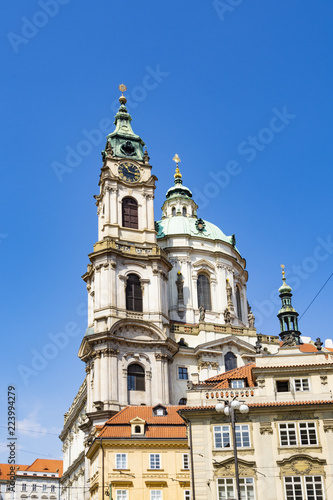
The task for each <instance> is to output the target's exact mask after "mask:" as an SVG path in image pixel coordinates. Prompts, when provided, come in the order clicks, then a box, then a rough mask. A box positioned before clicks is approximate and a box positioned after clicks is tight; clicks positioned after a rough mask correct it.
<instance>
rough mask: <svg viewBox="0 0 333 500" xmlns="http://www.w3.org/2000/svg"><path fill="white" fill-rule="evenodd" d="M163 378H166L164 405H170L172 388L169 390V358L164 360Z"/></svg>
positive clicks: (165, 357) (166, 357)
mask: <svg viewBox="0 0 333 500" xmlns="http://www.w3.org/2000/svg"><path fill="white" fill-rule="evenodd" d="M163 377H164V381H163V382H164V383H163V385H164V401H163V402H164V404H166V405H168V404H169V403H170V388H169V358H168V356H166V355H165V356H164V358H163Z"/></svg>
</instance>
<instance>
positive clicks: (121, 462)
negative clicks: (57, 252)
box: [116, 453, 127, 469]
mask: <svg viewBox="0 0 333 500" xmlns="http://www.w3.org/2000/svg"><path fill="white" fill-rule="evenodd" d="M116 469H127V453H116Z"/></svg>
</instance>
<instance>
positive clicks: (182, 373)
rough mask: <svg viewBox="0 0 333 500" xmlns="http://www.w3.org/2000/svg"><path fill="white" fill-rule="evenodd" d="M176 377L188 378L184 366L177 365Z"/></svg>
mask: <svg viewBox="0 0 333 500" xmlns="http://www.w3.org/2000/svg"><path fill="white" fill-rule="evenodd" d="M178 378H179V379H181V380H188V372H187V368H185V367H184V366H179V367H178Z"/></svg>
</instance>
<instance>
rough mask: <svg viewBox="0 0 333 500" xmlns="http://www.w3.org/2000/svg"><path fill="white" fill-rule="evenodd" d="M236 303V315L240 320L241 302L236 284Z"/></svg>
mask: <svg viewBox="0 0 333 500" xmlns="http://www.w3.org/2000/svg"><path fill="white" fill-rule="evenodd" d="M236 305H237V317H238V319H240V320H241V321H242V302H241V296H240V291H239V287H238V286H236Z"/></svg>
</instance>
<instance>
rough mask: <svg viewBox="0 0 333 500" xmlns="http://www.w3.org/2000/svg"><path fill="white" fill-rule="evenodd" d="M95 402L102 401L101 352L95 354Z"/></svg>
mask: <svg viewBox="0 0 333 500" xmlns="http://www.w3.org/2000/svg"><path fill="white" fill-rule="evenodd" d="M94 358H95V359H94V399H93V401H92V403H93V402H94V401H101V384H100V380H101V352H100V351H97V352H95V353H94Z"/></svg>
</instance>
